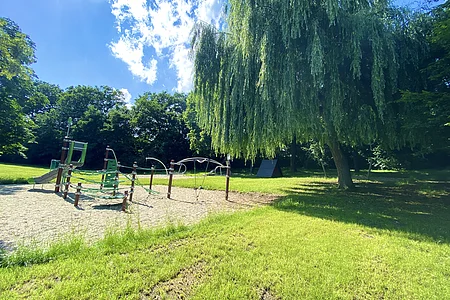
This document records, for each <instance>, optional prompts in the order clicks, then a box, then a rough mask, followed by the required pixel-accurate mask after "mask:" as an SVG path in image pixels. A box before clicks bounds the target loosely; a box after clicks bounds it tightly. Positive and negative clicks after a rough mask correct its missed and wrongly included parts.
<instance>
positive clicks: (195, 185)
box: [194, 159, 210, 201]
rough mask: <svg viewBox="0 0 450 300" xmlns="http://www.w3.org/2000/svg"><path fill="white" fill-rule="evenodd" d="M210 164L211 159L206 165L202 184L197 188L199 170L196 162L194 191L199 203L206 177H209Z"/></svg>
mask: <svg viewBox="0 0 450 300" xmlns="http://www.w3.org/2000/svg"><path fill="white" fill-rule="evenodd" d="M203 162H205V161H202V162H201V163H203ZM209 162H210V159H208V160H207V163H206V169H205V173H204V174H203V180H202V184H201V185H200V186H199V187H198V188H197V169H196V166H195V161H194V187H195V188H194V190H195V199H196V200H197V201H198V197H199V196H200V193H201V192H202V190H203V184H204V183H205V179H206V176H207V175H208V173H207V172H208V167H209Z"/></svg>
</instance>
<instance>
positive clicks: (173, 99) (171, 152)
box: [132, 92, 189, 161]
mask: <svg viewBox="0 0 450 300" xmlns="http://www.w3.org/2000/svg"><path fill="white" fill-rule="evenodd" d="M185 110H186V95H184V94H178V93H175V94H174V95H170V94H168V93H165V92H162V93H159V94H156V93H145V94H144V95H142V96H141V97H139V98H138V99H137V100H136V102H135V105H134V106H133V107H132V126H133V134H134V136H135V137H136V143H137V145H136V148H137V149H138V153H139V155H140V156H141V157H142V158H144V157H148V156H152V157H158V158H159V159H162V160H163V161H170V159H181V158H184V157H186V156H187V155H186V154H187V153H186V152H188V149H189V144H188V141H187V128H186V125H185V123H184V120H183V112H184V111H185Z"/></svg>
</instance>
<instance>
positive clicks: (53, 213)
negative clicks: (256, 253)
mask: <svg viewBox="0 0 450 300" xmlns="http://www.w3.org/2000/svg"><path fill="white" fill-rule="evenodd" d="M53 189H54V184H45V185H43V188H41V186H40V185H39V186H38V185H36V187H35V188H33V186H32V185H0V248H4V249H8V250H11V249H14V247H16V246H17V245H18V244H25V245H26V244H30V243H35V244H45V243H47V242H49V241H52V240H57V239H60V238H62V237H64V235H67V234H70V233H76V234H78V233H81V234H83V235H84V236H85V237H86V238H87V239H88V240H89V241H93V240H95V239H99V238H101V237H102V236H103V235H104V233H105V230H106V229H108V228H111V227H113V228H117V229H120V228H124V227H125V226H126V225H127V224H128V223H131V224H132V225H133V226H137V224H138V222H139V223H140V225H141V227H143V228H149V227H155V226H162V225H164V224H167V223H169V222H172V223H175V224H178V223H182V224H193V223H196V222H198V221H199V220H201V219H203V218H205V217H206V216H207V215H208V214H211V213H217V212H221V211H228V212H231V211H236V210H242V209H250V208H252V207H255V206H260V205H266V204H269V203H271V202H273V201H274V200H275V199H276V198H277V196H274V195H262V194H257V193H246V194H243V193H235V192H230V194H229V201H226V200H225V192H224V191H208V190H200V191H197V192H196V191H195V190H194V189H187V188H176V187H173V188H172V196H171V199H167V198H166V194H167V187H166V186H155V187H154V190H156V191H157V192H159V194H156V195H148V193H147V192H146V191H145V190H144V189H142V188H140V187H136V190H135V194H134V196H133V203H131V204H130V205H129V207H128V211H127V212H126V213H124V212H122V211H121V205H122V200H121V199H93V198H90V197H89V198H88V197H85V196H82V197H81V198H80V202H79V207H78V208H76V207H74V206H73V200H74V197H75V195H74V193H73V192H72V191H71V193H69V195H68V197H67V199H66V200H64V199H63V198H62V194H61V193H59V194H55V193H53ZM197 195H198V198H197Z"/></svg>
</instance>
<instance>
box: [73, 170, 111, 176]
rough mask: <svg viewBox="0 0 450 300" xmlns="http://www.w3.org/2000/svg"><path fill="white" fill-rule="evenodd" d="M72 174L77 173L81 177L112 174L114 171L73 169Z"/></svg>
mask: <svg viewBox="0 0 450 300" xmlns="http://www.w3.org/2000/svg"><path fill="white" fill-rule="evenodd" d="M72 173H77V174H81V175H103V174H114V173H116V171H103V170H94V171H90V170H77V169H73V171H72Z"/></svg>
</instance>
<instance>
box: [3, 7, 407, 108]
mask: <svg viewBox="0 0 450 300" xmlns="http://www.w3.org/2000/svg"><path fill="white" fill-rule="evenodd" d="M224 1H226V0H1V5H0V16H1V17H8V18H10V19H12V20H13V21H15V22H16V23H17V24H18V25H19V26H20V27H21V29H22V31H23V32H24V33H26V34H28V35H29V36H30V37H31V39H32V40H33V41H34V42H35V43H36V56H37V63H36V64H34V65H33V68H34V70H35V71H36V74H37V75H38V76H39V78H40V79H41V80H44V81H47V82H50V83H55V84H58V85H60V86H61V87H62V88H65V87H67V86H71V85H80V84H82V85H98V86H100V85H108V86H111V87H114V88H116V89H120V90H122V91H123V92H124V94H125V96H126V100H127V101H132V99H135V98H136V97H137V96H138V95H140V94H142V93H144V92H148V91H151V92H159V91H163V90H166V91H169V92H172V91H180V92H188V91H189V90H190V89H191V87H192V80H191V79H192V61H191V60H190V59H189V55H188V54H189V50H188V49H189V45H188V42H189V34H190V30H191V28H192V26H193V25H194V23H195V21H196V20H198V19H200V20H202V21H205V22H208V23H210V24H215V25H216V26H218V27H220V26H219V25H220V22H221V20H222V19H221V17H222V10H221V7H222V3H223V2H224ZM396 2H397V3H402V4H405V3H412V2H414V0H398V1H396Z"/></svg>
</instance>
